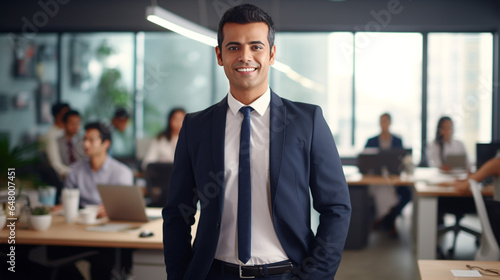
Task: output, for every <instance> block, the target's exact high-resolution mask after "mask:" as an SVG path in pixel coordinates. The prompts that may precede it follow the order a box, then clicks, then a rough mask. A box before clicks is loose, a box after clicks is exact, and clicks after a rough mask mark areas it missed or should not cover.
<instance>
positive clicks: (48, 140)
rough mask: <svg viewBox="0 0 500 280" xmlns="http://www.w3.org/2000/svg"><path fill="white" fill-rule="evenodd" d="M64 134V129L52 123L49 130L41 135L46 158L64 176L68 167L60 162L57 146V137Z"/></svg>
mask: <svg viewBox="0 0 500 280" xmlns="http://www.w3.org/2000/svg"><path fill="white" fill-rule="evenodd" d="M62 136H64V129H62V128H59V127H57V126H56V125H55V124H54V125H52V126H51V127H50V128H49V130H48V131H47V132H46V133H45V135H44V136H43V138H42V139H43V142H44V145H45V155H46V156H47V160H48V161H49V163H50V165H51V166H52V168H54V170H56V171H57V173H59V175H61V176H66V174H68V172H69V170H70V169H69V167H67V166H65V165H64V164H61V162H62V159H61V155H60V154H59V147H58V146H57V139H59V138H60V137H62Z"/></svg>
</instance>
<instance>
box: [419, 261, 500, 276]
mask: <svg viewBox="0 0 500 280" xmlns="http://www.w3.org/2000/svg"><path fill="white" fill-rule="evenodd" d="M467 264H468V265H475V266H479V267H481V268H485V269H486V268H492V269H498V270H500V262H486V261H441V260H439V261H437V260H418V271H419V273H420V279H421V280H456V279H482V280H494V279H498V276H486V275H483V276H482V277H479V278H476V277H473V278H471V277H467V278H457V277H454V276H453V274H451V271H450V270H451V269H458V270H468V268H467V267H466V265H467Z"/></svg>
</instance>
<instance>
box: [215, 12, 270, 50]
mask: <svg viewBox="0 0 500 280" xmlns="http://www.w3.org/2000/svg"><path fill="white" fill-rule="evenodd" d="M229 22H233V23H240V24H245V23H254V22H264V23H266V24H267V26H268V27H269V31H268V33H267V40H268V41H269V49H270V50H272V48H273V46H274V33H275V29H274V23H273V19H272V18H271V17H270V16H269V15H268V14H267V13H266V12H264V11H263V10H262V9H261V8H259V7H257V6H254V5H251V4H242V5H238V6H235V7H232V8H230V9H229V10H227V11H226V12H225V13H224V15H223V16H222V18H221V20H220V22H219V27H218V28H217V43H218V45H219V49H221V51H222V42H223V41H224V34H223V33H222V29H223V28H224V25H225V24H226V23H229Z"/></svg>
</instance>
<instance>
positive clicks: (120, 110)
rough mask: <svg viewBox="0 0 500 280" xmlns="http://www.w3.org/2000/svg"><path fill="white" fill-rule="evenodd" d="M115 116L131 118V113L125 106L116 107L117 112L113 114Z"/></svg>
mask: <svg viewBox="0 0 500 280" xmlns="http://www.w3.org/2000/svg"><path fill="white" fill-rule="evenodd" d="M113 118H118V119H128V118H130V115H129V113H128V112H127V110H126V109H125V108H123V107H120V108H117V109H116V111H115V114H114V115H113Z"/></svg>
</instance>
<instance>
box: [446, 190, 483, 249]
mask: <svg viewBox="0 0 500 280" xmlns="http://www.w3.org/2000/svg"><path fill="white" fill-rule="evenodd" d="M438 211H439V214H440V215H443V214H444V213H448V214H452V215H453V216H455V224H453V225H451V226H441V227H440V228H439V229H438V236H442V235H444V234H445V233H448V232H450V231H451V232H453V242H452V246H451V248H449V249H448V254H447V255H446V256H445V254H444V253H443V251H442V248H441V247H440V246H439V245H438V248H437V249H438V255H440V257H441V258H448V259H453V256H454V254H455V248H456V244H457V238H458V234H459V233H460V231H464V232H467V233H469V234H471V235H473V236H475V237H476V245H477V246H479V244H480V239H481V233H479V232H477V231H476V230H473V229H470V228H467V227H464V226H462V225H461V224H460V222H461V220H462V219H463V218H464V217H465V215H466V214H476V209H475V205H474V200H473V199H472V198H470V197H440V198H439V200H438Z"/></svg>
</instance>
